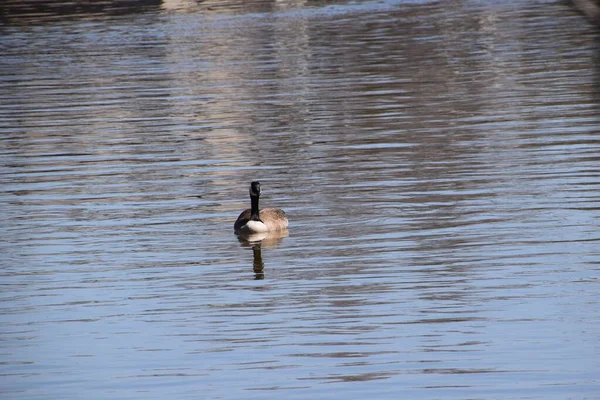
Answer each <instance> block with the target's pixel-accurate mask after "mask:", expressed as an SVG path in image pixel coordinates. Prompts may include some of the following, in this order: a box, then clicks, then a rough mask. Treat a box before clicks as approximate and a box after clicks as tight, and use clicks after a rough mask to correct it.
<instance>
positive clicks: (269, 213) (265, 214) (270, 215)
mask: <svg viewBox="0 0 600 400" xmlns="http://www.w3.org/2000/svg"><path fill="white" fill-rule="evenodd" d="M251 217H252V210H250V209H249V208H248V209H246V210H244V211H242V213H241V214H240V216H239V217H238V219H237V221H235V224H234V225H233V229H234V230H235V231H236V232H241V231H244V230H247V231H248V232H259V231H253V230H251V229H250V227H247V224H248V222H249V221H250V220H251ZM258 217H259V218H260V220H261V221H262V223H263V224H264V225H265V227H266V228H267V229H266V230H267V231H282V230H284V229H287V227H288V219H287V215H286V214H285V211H283V210H282V209H280V208H263V209H262V210H260V211H259V212H258ZM244 227H246V228H244Z"/></svg>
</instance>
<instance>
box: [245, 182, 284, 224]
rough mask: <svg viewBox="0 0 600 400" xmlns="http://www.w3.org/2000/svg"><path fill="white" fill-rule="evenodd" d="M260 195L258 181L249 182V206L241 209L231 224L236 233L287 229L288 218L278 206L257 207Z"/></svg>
mask: <svg viewBox="0 0 600 400" xmlns="http://www.w3.org/2000/svg"><path fill="white" fill-rule="evenodd" d="M259 197H260V182H258V181H254V182H252V183H251V184H250V205H251V208H248V209H247V210H244V211H242V213H241V214H240V216H239V217H238V219H237V220H236V221H235V224H234V225H233V230H234V232H235V233H237V234H251V233H258V232H270V231H281V230H285V229H287V226H288V219H287V216H286V215H285V212H284V211H283V210H281V209H279V208H263V209H262V210H259V208H258V198H259Z"/></svg>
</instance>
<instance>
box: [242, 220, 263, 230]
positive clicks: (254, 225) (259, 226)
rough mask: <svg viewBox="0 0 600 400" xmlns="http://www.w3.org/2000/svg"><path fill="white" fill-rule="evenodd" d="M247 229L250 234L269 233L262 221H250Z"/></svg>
mask: <svg viewBox="0 0 600 400" xmlns="http://www.w3.org/2000/svg"><path fill="white" fill-rule="evenodd" d="M245 228H246V229H247V230H248V231H249V232H266V231H268V229H267V226H266V225H265V224H263V223H262V222H260V221H253V220H250V221H248V222H247V223H246V226H245Z"/></svg>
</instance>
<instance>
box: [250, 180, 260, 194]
mask: <svg viewBox="0 0 600 400" xmlns="http://www.w3.org/2000/svg"><path fill="white" fill-rule="evenodd" d="M250 197H260V182H259V181H254V182H252V183H251V184H250Z"/></svg>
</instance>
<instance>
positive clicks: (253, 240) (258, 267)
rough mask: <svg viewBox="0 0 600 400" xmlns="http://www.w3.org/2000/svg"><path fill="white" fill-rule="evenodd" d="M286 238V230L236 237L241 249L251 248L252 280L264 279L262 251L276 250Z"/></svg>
mask: <svg viewBox="0 0 600 400" xmlns="http://www.w3.org/2000/svg"><path fill="white" fill-rule="evenodd" d="M287 236H288V230H287V229H285V230H282V231H273V232H260V233H253V234H247V235H238V240H239V241H240V243H241V245H242V247H251V248H252V270H253V271H254V279H264V278H265V272H264V271H265V264H264V262H263V259H262V249H263V248H265V249H273V248H276V247H277V246H278V245H279V243H281V241H282V240H283V238H285V237H287Z"/></svg>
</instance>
